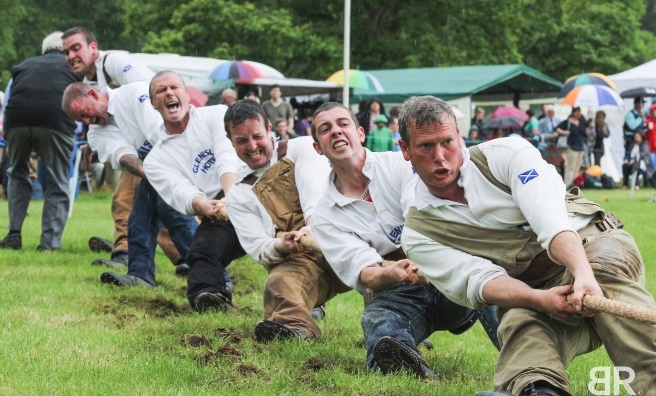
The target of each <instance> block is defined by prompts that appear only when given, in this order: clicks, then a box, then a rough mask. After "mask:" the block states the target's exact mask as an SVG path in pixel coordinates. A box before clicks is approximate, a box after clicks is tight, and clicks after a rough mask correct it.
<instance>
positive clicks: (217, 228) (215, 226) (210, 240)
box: [187, 218, 246, 306]
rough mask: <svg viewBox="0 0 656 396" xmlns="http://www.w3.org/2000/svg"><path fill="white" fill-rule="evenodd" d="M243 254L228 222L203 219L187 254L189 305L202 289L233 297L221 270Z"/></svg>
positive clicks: (235, 234) (233, 230)
mask: <svg viewBox="0 0 656 396" xmlns="http://www.w3.org/2000/svg"><path fill="white" fill-rule="evenodd" d="M245 254H246V252H245V251H244V249H243V248H242V247H241V245H240V244H239V239H238V238H237V233H236V232H235V228H234V227H233V225H232V223H231V222H230V221H225V220H210V219H208V218H203V220H202V221H201V223H200V225H199V226H198V229H197V230H196V233H195V234H194V237H193V239H192V240H191V248H190V249H189V253H188V254H187V264H189V275H188V276H187V299H188V300H189V302H190V304H191V305H192V306H193V301H194V299H195V298H196V296H197V295H199V294H200V293H203V292H209V293H216V292H220V293H221V294H223V295H224V296H226V297H228V298H230V299H232V294H231V293H230V292H229V291H228V290H227V289H226V279H225V274H224V270H225V268H226V267H227V266H228V265H230V263H231V262H232V261H233V260H236V259H238V258H240V257H242V256H244V255H245Z"/></svg>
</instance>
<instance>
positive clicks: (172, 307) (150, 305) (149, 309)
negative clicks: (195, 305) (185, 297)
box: [125, 296, 189, 318]
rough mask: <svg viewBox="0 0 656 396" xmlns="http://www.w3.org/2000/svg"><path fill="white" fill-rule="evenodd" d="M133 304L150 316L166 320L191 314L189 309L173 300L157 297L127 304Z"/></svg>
mask: <svg viewBox="0 0 656 396" xmlns="http://www.w3.org/2000/svg"><path fill="white" fill-rule="evenodd" d="M125 303H126V304H132V305H134V307H135V308H137V309H140V310H143V311H144V312H146V313H147V314H148V315H150V316H154V317H156V318H166V317H169V316H176V317H177V316H180V315H183V314H185V313H187V312H189V308H188V307H181V306H180V305H178V304H176V303H175V302H173V301H171V300H167V299H165V298H163V297H160V296H157V297H155V298H135V299H131V300H128V301H126V302H125Z"/></svg>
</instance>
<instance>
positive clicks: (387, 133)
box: [366, 114, 394, 153]
mask: <svg viewBox="0 0 656 396" xmlns="http://www.w3.org/2000/svg"><path fill="white" fill-rule="evenodd" d="M374 124H375V125H376V129H373V130H371V131H369V136H367V142H366V147H367V148H368V149H369V150H371V151H373V152H374V153H380V152H384V151H394V135H393V134H392V130H391V129H389V128H388V127H387V116H386V115H385V114H379V115H377V116H376V118H374Z"/></svg>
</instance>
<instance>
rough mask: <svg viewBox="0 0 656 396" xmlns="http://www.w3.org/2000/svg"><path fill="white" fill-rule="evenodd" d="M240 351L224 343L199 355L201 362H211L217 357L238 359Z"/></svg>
mask: <svg viewBox="0 0 656 396" xmlns="http://www.w3.org/2000/svg"><path fill="white" fill-rule="evenodd" d="M241 355H242V353H241V351H240V350H238V349H236V348H234V347H233V346H232V345H230V344H228V343H226V344H223V345H222V346H220V347H219V349H217V350H216V351H215V352H207V353H206V354H205V355H203V356H201V357H200V362H201V363H205V364H207V363H212V362H214V361H215V360H217V359H229V360H240V359H241Z"/></svg>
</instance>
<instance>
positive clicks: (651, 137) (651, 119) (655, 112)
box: [645, 104, 656, 168]
mask: <svg viewBox="0 0 656 396" xmlns="http://www.w3.org/2000/svg"><path fill="white" fill-rule="evenodd" d="M645 124H646V126H647V133H646V135H645V139H646V140H647V144H648V145H649V151H650V152H651V163H652V166H653V167H654V168H656V104H653V105H651V107H650V108H649V115H648V116H647V121H646V122H645Z"/></svg>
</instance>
